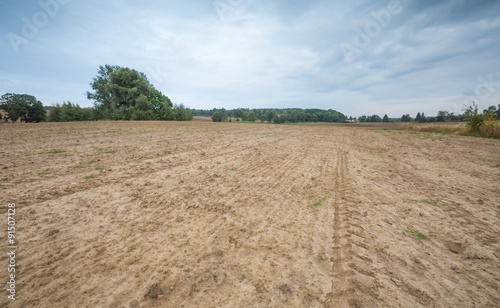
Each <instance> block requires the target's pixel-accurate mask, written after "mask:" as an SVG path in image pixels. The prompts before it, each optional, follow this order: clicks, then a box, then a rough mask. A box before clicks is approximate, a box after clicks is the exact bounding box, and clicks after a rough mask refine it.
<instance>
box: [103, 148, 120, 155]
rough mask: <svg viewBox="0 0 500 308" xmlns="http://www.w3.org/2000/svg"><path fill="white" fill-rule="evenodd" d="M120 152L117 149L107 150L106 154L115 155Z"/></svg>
mask: <svg viewBox="0 0 500 308" xmlns="http://www.w3.org/2000/svg"><path fill="white" fill-rule="evenodd" d="M117 151H118V150H117V149H116V148H111V149H106V150H104V153H108V154H115V153H116V152H117Z"/></svg>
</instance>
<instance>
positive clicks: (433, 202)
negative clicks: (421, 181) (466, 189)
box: [422, 199, 450, 206]
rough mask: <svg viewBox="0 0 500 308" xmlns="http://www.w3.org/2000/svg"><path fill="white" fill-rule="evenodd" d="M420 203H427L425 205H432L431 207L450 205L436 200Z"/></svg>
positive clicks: (425, 200) (426, 200)
mask: <svg viewBox="0 0 500 308" xmlns="http://www.w3.org/2000/svg"><path fill="white" fill-rule="evenodd" d="M422 202H424V203H427V204H429V205H432V206H448V205H450V204H449V203H448V202H446V201H442V200H437V199H424V200H422Z"/></svg>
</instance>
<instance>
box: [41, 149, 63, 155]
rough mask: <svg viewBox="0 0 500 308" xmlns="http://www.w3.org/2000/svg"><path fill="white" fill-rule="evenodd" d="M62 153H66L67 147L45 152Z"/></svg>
mask: <svg viewBox="0 0 500 308" xmlns="http://www.w3.org/2000/svg"><path fill="white" fill-rule="evenodd" d="M61 153H66V150H65V149H52V150H48V151H47V152H45V154H48V155H56V154H61Z"/></svg>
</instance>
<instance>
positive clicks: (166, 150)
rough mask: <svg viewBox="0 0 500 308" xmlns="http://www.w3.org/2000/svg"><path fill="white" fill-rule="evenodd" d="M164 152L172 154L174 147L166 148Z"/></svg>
mask: <svg viewBox="0 0 500 308" xmlns="http://www.w3.org/2000/svg"><path fill="white" fill-rule="evenodd" d="M163 153H165V155H170V154H172V149H165V151H163Z"/></svg>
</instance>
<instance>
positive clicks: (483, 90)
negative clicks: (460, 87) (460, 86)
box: [464, 74, 500, 105]
mask: <svg viewBox="0 0 500 308" xmlns="http://www.w3.org/2000/svg"><path fill="white" fill-rule="evenodd" d="M477 79H478V81H479V83H478V84H477V85H476V88H475V89H474V96H467V97H466V98H465V99H464V103H465V104H466V105H468V104H470V103H471V102H472V101H475V102H477V103H480V102H481V100H483V101H484V100H486V99H488V98H490V97H491V96H492V95H493V94H494V93H495V92H496V88H500V82H494V81H493V74H489V75H488V77H484V76H479V77H477Z"/></svg>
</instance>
